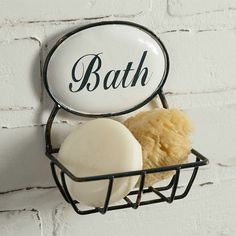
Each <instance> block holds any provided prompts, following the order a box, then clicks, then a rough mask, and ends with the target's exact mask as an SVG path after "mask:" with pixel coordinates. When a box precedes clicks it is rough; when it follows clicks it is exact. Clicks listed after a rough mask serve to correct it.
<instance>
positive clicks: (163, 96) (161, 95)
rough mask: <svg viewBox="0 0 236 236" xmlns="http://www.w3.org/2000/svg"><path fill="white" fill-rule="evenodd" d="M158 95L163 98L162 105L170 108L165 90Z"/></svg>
mask: <svg viewBox="0 0 236 236" xmlns="http://www.w3.org/2000/svg"><path fill="white" fill-rule="evenodd" d="M158 95H159V97H160V99H161V103H162V106H163V107H164V108H166V109H168V108H169V105H168V103H167V100H166V97H165V95H164V93H163V91H162V90H161V91H160V93H159V94H158Z"/></svg>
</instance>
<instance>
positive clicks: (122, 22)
mask: <svg viewBox="0 0 236 236" xmlns="http://www.w3.org/2000/svg"><path fill="white" fill-rule="evenodd" d="M101 25H128V26H131V27H135V28H138V29H139V30H142V31H144V32H145V33H147V34H149V35H150V36H151V37H152V38H153V39H154V40H155V41H156V42H157V43H158V45H159V46H160V48H161V50H162V52H163V55H164V59H165V70H164V74H163V76H162V79H161V82H160V83H159V85H158V87H157V89H156V90H155V92H154V93H152V94H151V95H150V96H149V97H148V98H146V99H145V100H144V101H143V102H141V103H139V104H137V105H135V106H134V107H132V108H129V109H127V110H124V111H120V112H115V113H100V114H93V113H81V112H78V111H75V110H73V109H71V108H69V107H68V106H66V105H64V104H63V103H61V102H60V101H58V100H57V99H56V98H55V97H54V96H53V94H52V93H51V91H50V88H49V85H48V81H47V69H48V64H49V61H50V59H51V57H52V55H53V53H54V52H55V50H56V49H57V48H58V47H59V46H60V45H61V43H63V42H64V41H65V40H66V39H67V38H69V37H70V36H72V35H74V34H76V33H78V32H80V31H82V30H86V29H88V28H92V27H96V26H101ZM169 68H170V62H169V56H168V53H167V50H166V48H165V46H164V44H163V43H162V42H161V40H160V39H159V38H158V37H157V36H156V35H155V34H154V33H153V32H152V31H151V30H149V29H147V28H146V27H144V26H142V25H139V24H136V23H133V22H128V21H101V22H96V23H91V24H87V25H85V26H82V27H79V28H77V29H75V30H73V31H71V32H69V33H67V34H65V35H64V36H62V37H61V38H60V39H59V40H58V41H57V43H56V44H55V45H54V46H53V47H52V49H51V50H50V51H49V53H48V55H47V57H46V59H45V62H44V66H43V82H44V86H45V88H46V90H47V92H48V94H49V96H50V97H51V99H52V100H53V101H54V102H55V103H56V104H57V105H58V106H60V107H61V108H62V109H64V110H66V111H68V112H70V113H72V114H75V115H79V116H83V117H93V118H95V117H111V116H119V115H124V114H127V113H130V112H133V111H135V110H137V109H139V108H141V107H143V106H144V105H145V104H147V103H148V102H150V101H151V100H152V99H153V98H154V97H155V96H157V95H160V94H162V88H163V86H164V84H165V82H166V79H167V76H168V73H169Z"/></svg>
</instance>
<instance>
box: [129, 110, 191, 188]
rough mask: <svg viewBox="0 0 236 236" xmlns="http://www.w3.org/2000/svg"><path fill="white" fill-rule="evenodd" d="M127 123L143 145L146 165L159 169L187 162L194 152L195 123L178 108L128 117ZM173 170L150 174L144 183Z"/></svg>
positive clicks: (152, 181)
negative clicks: (192, 141)
mask: <svg viewBox="0 0 236 236" xmlns="http://www.w3.org/2000/svg"><path fill="white" fill-rule="evenodd" d="M124 124H125V125H126V127H127V128H128V129H129V130H130V131H131V132H132V133H133V135H134V136H135V138H136V139H137V140H138V141H139V143H140V144H141V146H142V152H143V168H144V169H149V168H156V167H162V166H169V165H177V164H181V163H184V162H185V161H186V160H187V158H188V155H189V153H190V151H191V142H190V137H189V135H190V133H191V131H192V124H191V122H190V120H189V118H188V117H187V115H186V114H184V113H183V112H182V111H180V110H177V109H154V110H151V111H146V112H141V113H139V114H137V115H136V116H135V117H130V118H128V119H127V120H126V121H125V122H124ZM173 174H174V172H171V171H167V172H160V173H156V174H149V175H147V176H146V178H145V186H152V185H153V184H155V183H156V182H158V181H160V180H163V179H165V178H168V177H170V176H171V175H173Z"/></svg>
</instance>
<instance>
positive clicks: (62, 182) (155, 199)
mask: <svg viewBox="0 0 236 236" xmlns="http://www.w3.org/2000/svg"><path fill="white" fill-rule="evenodd" d="M109 24H121V25H129V26H132V27H133V26H134V27H138V28H139V29H141V30H144V31H146V32H148V34H149V35H150V34H152V36H153V37H155V40H158V43H159V46H161V47H162V50H163V51H164V52H165V59H166V68H165V73H164V77H163V78H164V79H162V80H161V85H160V86H159V87H158V89H157V90H156V92H155V93H154V94H152V95H151V96H150V97H149V98H148V99H146V100H145V101H144V102H143V103H141V104H139V105H137V106H135V107H134V108H133V109H129V110H125V111H124V112H120V113H113V114H112V113H104V114H101V115H99V117H110V116H114V115H120V114H126V113H128V112H130V111H133V110H136V109H138V108H140V107H141V106H143V105H144V104H146V103H147V102H149V101H150V100H151V99H152V98H154V97H155V96H156V95H158V96H159V98H160V100H161V103H162V106H163V108H166V109H168V104H167V101H166V98H165V95H164V93H163V91H162V87H163V84H164V81H165V79H166V77H167V74H168V69H169V60H168V54H167V52H166V50H165V48H164V46H163V44H162V43H161V42H160V40H159V39H158V38H157V37H156V36H155V35H154V34H153V33H152V32H151V31H149V30H148V29H146V28H144V27H142V26H139V25H136V24H134V23H129V22H120V21H119V22H118V21H116V22H114V21H112V22H111V21H110V22H100V23H95V24H92V25H89V26H86V27H82V28H79V29H77V30H75V31H73V32H70V33H68V34H67V35H65V36H64V37H62V38H61V39H60V40H59V41H58V43H57V44H56V45H55V46H54V48H53V49H52V50H51V51H50V53H49V55H48V57H47V59H46V61H45V66H44V71H43V75H44V83H45V87H46V89H47V91H48V92H49V95H50V96H51V98H52V99H53V100H54V102H55V105H54V108H53V110H52V112H51V114H50V116H49V119H48V121H47V125H46V131H45V140H46V156H47V157H48V158H49V160H50V165H51V170H52V175H53V178H54V180H55V183H56V185H57V187H58V189H59V190H60V192H61V194H62V196H63V197H64V199H65V201H66V202H68V203H69V204H71V206H72V207H73V209H74V210H75V212H76V213H78V214H80V215H87V214H92V213H101V214H105V213H106V212H107V211H111V210H119V209H124V208H133V209H137V208H138V207H139V206H144V205H150V204H154V203H160V202H167V203H172V202H173V201H174V200H179V199H182V198H185V197H186V196H187V195H188V193H189V191H190V189H191V186H192V184H193V182H194V180H195V177H196V175H197V172H198V169H199V167H200V166H204V165H207V164H208V159H207V158H206V157H204V156H203V155H202V154H200V153H199V152H197V151H196V150H194V149H192V150H191V155H193V156H194V158H195V161H193V162H188V163H184V164H179V165H172V166H164V167H158V168H151V169H142V170H137V171H128V172H121V173H112V174H104V175H97V176H87V177H78V176H75V175H73V174H72V173H71V172H70V170H68V169H67V168H66V167H65V166H64V165H63V164H62V163H60V162H59V161H58V160H57V158H56V155H57V153H58V151H59V148H54V147H53V146H52V142H51V130H52V125H53V121H54V119H55V117H56V115H57V113H58V112H59V111H60V110H61V109H63V110H66V111H69V112H72V113H74V114H76V115H83V114H81V113H79V112H75V111H73V110H72V109H70V108H68V107H65V106H64V105H63V104H62V103H61V102H60V101H59V100H58V99H57V98H55V96H54V95H53V94H52V93H51V91H50V88H49V86H48V81H47V70H48V64H49V61H50V58H51V56H52V55H53V53H54V51H55V50H56V48H57V47H58V46H59V45H60V44H61V43H62V42H63V41H64V40H66V39H67V38H68V37H70V36H71V35H73V34H75V33H77V32H80V31H81V30H84V29H86V28H90V27H95V26H99V25H109ZM84 116H87V117H90V116H91V117H96V115H89V114H86V115H84ZM56 169H58V170H59V172H57V171H56ZM184 169H189V170H190V171H191V176H190V178H189V180H188V183H187V185H186V187H185V189H184V190H183V191H182V193H181V194H177V188H178V187H179V178H180V175H181V171H182V170H184ZM167 171H173V172H174V175H173V177H172V178H171V180H170V181H169V183H168V184H167V185H166V186H162V187H152V186H151V187H144V182H145V177H146V176H147V175H148V174H154V173H159V172H167ZM58 173H59V175H58ZM65 176H67V177H68V178H70V179H71V180H73V181H75V182H90V181H99V180H107V182H108V186H107V193H106V197H105V199H104V205H103V207H99V208H89V209H86V210H84V209H82V208H80V203H79V199H73V198H72V196H71V194H70V192H69V190H68V187H67V183H66V178H65ZM130 176H139V178H140V181H139V186H138V188H137V189H136V190H133V191H131V192H130V193H129V194H128V195H127V196H126V197H124V199H123V202H121V203H118V204H115V205H109V201H110V197H111V193H112V187H113V183H114V181H115V179H118V178H122V177H130ZM144 195H145V196H146V195H150V196H152V199H149V200H145V199H144V198H143V196H144ZM131 197H132V199H134V200H131Z"/></svg>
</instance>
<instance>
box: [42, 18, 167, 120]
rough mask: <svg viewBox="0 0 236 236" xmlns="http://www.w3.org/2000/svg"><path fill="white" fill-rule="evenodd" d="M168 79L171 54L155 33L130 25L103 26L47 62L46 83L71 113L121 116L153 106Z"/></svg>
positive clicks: (61, 45) (68, 42)
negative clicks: (146, 106)
mask: <svg viewBox="0 0 236 236" xmlns="http://www.w3.org/2000/svg"><path fill="white" fill-rule="evenodd" d="M167 73H168V57H167V53H166V51H165V48H164V46H163V45H162V43H161V42H160V41H159V39H158V38H157V37H156V36H155V35H154V34H153V33H152V32H150V31H149V30H147V29H145V28H143V27H142V26H139V25H136V24H132V23H127V22H102V23H97V24H92V25H89V26H87V27H84V28H80V29H78V30H76V31H74V32H71V33H69V34H67V35H65V36H64V37H63V38H62V39H61V40H59V41H58V43H57V44H56V45H55V46H54V47H53V49H52V50H51V51H50V53H49V55H48V57H47V59H46V62H45V67H44V81H45V86H46V88H47V90H48V92H49V94H50V95H51V97H52V98H53V99H54V101H56V102H57V103H59V104H60V105H61V106H62V107H63V108H65V109H66V110H68V111H71V112H74V113H77V114H81V115H94V116H96V115H101V114H111V115H116V114H122V113H126V112H129V111H131V110H134V109H137V108H139V107H141V106H143V105H144V104H145V103H147V102H148V101H149V100H150V99H151V98H152V97H153V96H155V95H156V94H157V93H158V91H159V89H160V88H161V87H162V86H163V84H164V82H165V79H166V76H167Z"/></svg>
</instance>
